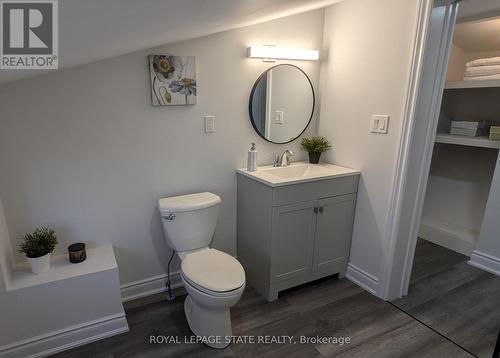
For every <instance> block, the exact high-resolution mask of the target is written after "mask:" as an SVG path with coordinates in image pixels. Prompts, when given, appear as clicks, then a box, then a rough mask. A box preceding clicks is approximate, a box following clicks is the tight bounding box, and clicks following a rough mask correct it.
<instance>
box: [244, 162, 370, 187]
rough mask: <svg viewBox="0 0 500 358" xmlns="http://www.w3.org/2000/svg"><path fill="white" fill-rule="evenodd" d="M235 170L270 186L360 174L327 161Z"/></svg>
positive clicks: (357, 171) (355, 170)
mask: <svg viewBox="0 0 500 358" xmlns="http://www.w3.org/2000/svg"><path fill="white" fill-rule="evenodd" d="M236 172H237V173H238V174H241V175H244V176H246V177H249V178H252V179H254V180H256V181H258V182H261V183H263V184H266V185H268V186H271V187H278V186H284V185H290V184H299V183H306V182H311V181H318V180H324V179H332V178H338V177H344V176H350V175H359V174H361V172H360V171H359V170H357V169H352V168H347V167H341V166H339V165H334V164H329V163H319V164H310V163H308V162H295V163H292V164H290V165H289V166H287V167H273V166H272V165H266V166H260V167H258V168H257V170H256V171H254V172H249V171H247V170H246V168H240V169H236Z"/></svg>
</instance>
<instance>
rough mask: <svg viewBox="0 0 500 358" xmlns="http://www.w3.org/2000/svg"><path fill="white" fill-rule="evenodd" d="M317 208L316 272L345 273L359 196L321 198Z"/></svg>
mask: <svg viewBox="0 0 500 358" xmlns="http://www.w3.org/2000/svg"><path fill="white" fill-rule="evenodd" d="M318 207H319V210H318V215H317V223H316V237H315V247H314V268H313V270H314V271H320V270H332V269H337V270H339V271H340V272H341V273H342V272H345V268H346V265H347V262H348V260H349V251H350V247H351V236H352V227H353V223H354V210H355V207H356V194H347V195H340V196H335V197H331V198H325V199H320V200H319V201H318ZM339 271H337V272H339Z"/></svg>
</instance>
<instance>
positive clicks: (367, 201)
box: [319, 0, 420, 278]
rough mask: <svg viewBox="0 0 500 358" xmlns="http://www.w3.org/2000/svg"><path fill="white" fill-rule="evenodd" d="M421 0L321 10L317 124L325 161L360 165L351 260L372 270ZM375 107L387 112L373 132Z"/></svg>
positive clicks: (351, 1) (379, 249) (355, 2)
mask: <svg viewBox="0 0 500 358" xmlns="http://www.w3.org/2000/svg"><path fill="white" fill-rule="evenodd" d="M419 3H420V1H418V0H408V1H399V0H380V1H369V0H348V1H343V2H340V3H338V4H336V5H333V6H330V7H328V8H327V9H326V12H325V35H324V50H325V51H324V54H323V55H324V56H325V57H326V58H327V60H326V61H324V62H323V67H322V70H321V121H320V126H319V131H320V133H321V134H322V135H325V136H327V137H328V138H329V139H331V140H332V144H333V150H331V151H330V152H328V153H327V155H326V157H327V159H328V160H329V161H332V162H335V163H336V164H339V165H345V166H348V167H352V168H356V169H359V170H361V173H362V174H361V180H360V184H359V191H358V201H357V208H356V219H355V223H354V232H353V240H352V248H351V258H350V264H351V265H354V266H355V267H356V268H358V269H360V270H363V271H364V272H366V273H368V274H369V275H371V276H374V277H375V278H378V276H379V273H380V264H381V261H382V259H383V257H382V254H383V250H384V248H385V244H386V237H387V225H388V220H389V212H390V205H391V199H392V193H393V190H394V183H395V172H396V165H397V161H398V150H399V145H400V140H401V130H402V124H403V114H404V106H405V101H406V97H407V88H408V82H409V76H410V66H411V60H412V51H413V47H414V46H413V43H412V40H413V39H414V37H415V33H416V24H417V17H418V9H419ZM389 14H397V16H392V15H389ZM372 114H388V115H389V116H390V124H389V133H388V134H387V135H380V134H373V133H370V130H369V129H370V117H371V115H372Z"/></svg>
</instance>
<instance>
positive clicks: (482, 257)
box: [468, 250, 500, 276]
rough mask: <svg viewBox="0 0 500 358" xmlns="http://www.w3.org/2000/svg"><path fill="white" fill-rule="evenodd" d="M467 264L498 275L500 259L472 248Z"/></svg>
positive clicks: (499, 274)
mask: <svg viewBox="0 0 500 358" xmlns="http://www.w3.org/2000/svg"><path fill="white" fill-rule="evenodd" d="M468 264H469V265H471V266H474V267H477V268H478V269H481V270H484V271H487V272H490V273H492V274H494V275H497V276H500V259H499V258H498V257H495V256H491V255H488V254H485V253H484V252H481V251H478V250H474V251H473V252H472V256H471V257H470V260H469V262H468Z"/></svg>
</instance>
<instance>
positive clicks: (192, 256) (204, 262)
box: [159, 192, 245, 348]
mask: <svg viewBox="0 0 500 358" xmlns="http://www.w3.org/2000/svg"><path fill="white" fill-rule="evenodd" d="M220 203H221V199H220V197H218V196H217V195H215V194H213V193H208V192H204V193H196V194H189V195H182V196H175V197H169V198H163V199H160V201H159V209H160V213H161V217H162V223H163V228H164V231H165V238H166V241H167V243H168V245H169V246H170V247H171V248H172V249H174V250H176V252H177V254H178V255H179V257H180V259H181V278H182V283H183V284H184V287H185V289H186V292H187V297H186V300H185V302H184V313H185V315H186V320H187V322H188V324H189V327H190V328H191V331H192V332H193V333H194V334H195V335H197V336H200V337H202V338H203V339H202V341H203V342H204V343H205V344H207V345H208V346H210V347H214V348H224V347H226V346H228V345H229V344H230V342H231V339H230V337H231V336H232V328H231V314H230V307H232V306H234V305H235V304H236V303H237V302H238V301H239V300H240V298H241V295H242V294H243V291H244V289H245V271H244V270H243V267H242V266H241V264H240V263H239V262H238V260H236V259H235V258H234V257H232V256H231V255H228V254H226V253H224V252H222V251H219V250H216V249H213V248H210V247H209V245H210V242H211V241H212V238H213V234H214V232H215V227H216V223H217V218H218V213H219V206H220Z"/></svg>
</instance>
